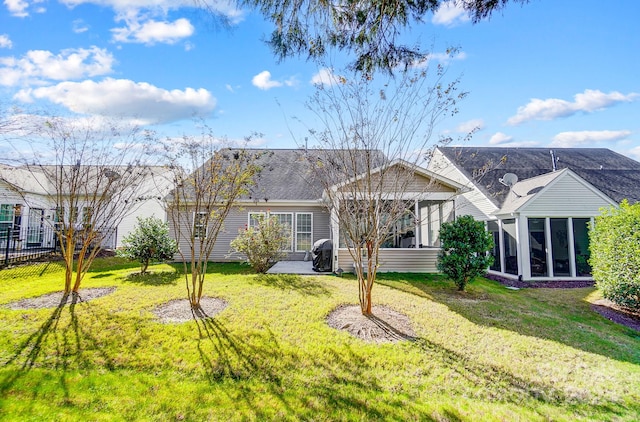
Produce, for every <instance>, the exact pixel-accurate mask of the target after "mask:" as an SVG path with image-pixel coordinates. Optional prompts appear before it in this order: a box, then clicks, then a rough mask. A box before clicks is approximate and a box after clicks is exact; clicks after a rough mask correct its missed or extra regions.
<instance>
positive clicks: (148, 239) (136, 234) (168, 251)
mask: <svg viewBox="0 0 640 422" xmlns="http://www.w3.org/2000/svg"><path fill="white" fill-rule="evenodd" d="M177 252H178V244H177V242H176V241H175V240H174V239H172V238H171V237H170V236H169V225H168V224H167V223H165V222H164V221H162V220H160V219H159V218H157V217H147V218H140V217H138V223H137V225H136V227H135V230H134V231H133V232H131V233H130V234H129V235H128V236H125V237H124V238H123V239H122V249H118V251H117V254H118V256H121V257H123V258H127V259H130V260H136V261H139V262H140V274H145V273H146V272H147V268H148V267H149V263H150V262H151V261H167V260H169V259H172V258H173V256H174V255H175V254H176V253H177Z"/></svg>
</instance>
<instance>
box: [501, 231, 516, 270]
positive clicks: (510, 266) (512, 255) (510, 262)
mask: <svg viewBox="0 0 640 422" xmlns="http://www.w3.org/2000/svg"><path fill="white" fill-rule="evenodd" d="M502 237H503V239H504V245H503V251H504V254H503V255H504V266H505V269H504V272H505V273H507V274H514V275H518V242H517V240H516V220H515V219H509V220H503V221H502Z"/></svg>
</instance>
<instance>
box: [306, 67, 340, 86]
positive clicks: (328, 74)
mask: <svg viewBox="0 0 640 422" xmlns="http://www.w3.org/2000/svg"><path fill="white" fill-rule="evenodd" d="M309 82H310V83H312V84H313V85H324V86H332V85H335V84H337V83H338V82H340V78H339V77H338V76H336V75H334V74H333V69H330V68H328V67H323V68H322V69H320V70H319V71H318V73H316V74H315V75H313V76H312V77H311V80H310V81H309Z"/></svg>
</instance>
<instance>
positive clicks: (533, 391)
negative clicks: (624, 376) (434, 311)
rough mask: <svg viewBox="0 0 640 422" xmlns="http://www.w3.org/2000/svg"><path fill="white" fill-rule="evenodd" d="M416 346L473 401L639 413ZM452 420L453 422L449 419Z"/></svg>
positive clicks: (422, 343)
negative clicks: (469, 390)
mask: <svg viewBox="0 0 640 422" xmlns="http://www.w3.org/2000/svg"><path fill="white" fill-rule="evenodd" d="M416 344H417V345H418V347H420V348H421V350H423V351H424V352H425V353H427V354H429V355H430V356H431V358H433V359H437V360H438V361H440V362H442V364H444V365H446V367H447V368H449V369H450V370H452V371H453V372H454V373H455V374H456V375H457V376H459V377H461V378H463V379H464V380H466V382H467V383H468V384H469V385H472V386H475V387H476V388H478V387H479V388H478V392H477V393H476V394H475V396H476V397H475V398H477V399H480V400H483V401H501V402H506V403H513V404H517V405H520V406H525V407H528V408H530V409H538V408H539V406H540V405H542V404H548V405H551V406H557V407H562V408H564V409H566V410H569V409H571V411H575V412H578V413H581V414H582V416H583V417H587V418H588V417H589V416H590V415H592V414H593V413H595V412H598V413H607V414H611V415H622V414H625V413H628V414H640V403H628V402H627V403H624V402H620V403H616V402H615V401H608V400H607V401H606V402H604V403H603V402H602V400H601V399H602V398H594V397H589V393H588V392H580V391H578V390H577V389H574V390H572V391H571V393H570V394H568V393H567V392H566V391H564V390H562V389H560V388H556V387H555V386H553V385H552V382H550V383H542V382H536V381H532V380H528V379H524V378H521V377H518V376H516V375H514V374H512V373H510V372H508V371H506V370H504V369H503V368H500V367H499V366H496V365H492V364H489V363H481V362H477V361H475V360H472V359H469V358H468V357H466V356H464V355H462V354H460V353H458V352H456V351H454V350H451V349H448V348H446V347H444V346H442V345H439V344H436V343H434V342H431V341H429V340H427V339H424V338H421V339H418V340H417V341H416ZM452 420H455V419H452Z"/></svg>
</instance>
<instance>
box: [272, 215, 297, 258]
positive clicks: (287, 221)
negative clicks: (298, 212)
mask: <svg viewBox="0 0 640 422" xmlns="http://www.w3.org/2000/svg"><path fill="white" fill-rule="evenodd" d="M269 216H273V217H275V218H276V219H277V220H278V223H280V224H282V225H284V226H286V227H288V228H289V248H288V249H285V251H293V213H290V212H272V213H270V214H269Z"/></svg>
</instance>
